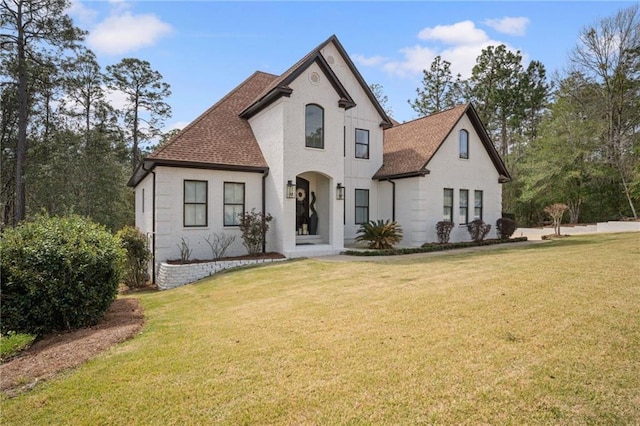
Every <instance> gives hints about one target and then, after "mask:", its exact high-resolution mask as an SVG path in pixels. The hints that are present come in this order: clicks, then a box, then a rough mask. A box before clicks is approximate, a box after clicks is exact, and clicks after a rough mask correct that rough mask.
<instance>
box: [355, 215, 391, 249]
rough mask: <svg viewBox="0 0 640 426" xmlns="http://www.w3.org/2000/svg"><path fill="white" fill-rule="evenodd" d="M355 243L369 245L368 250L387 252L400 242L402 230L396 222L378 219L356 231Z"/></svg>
mask: <svg viewBox="0 0 640 426" xmlns="http://www.w3.org/2000/svg"><path fill="white" fill-rule="evenodd" d="M358 234H359V235H358V236H357V237H356V241H358V242H362V241H366V242H368V243H369V248H370V249H375V250H388V249H390V248H393V245H394V244H398V243H399V242H400V241H402V228H401V227H400V225H398V222H396V221H393V222H392V221H390V220H389V219H387V221H386V222H385V221H383V220H382V219H379V220H378V221H377V222H376V221H375V220H372V221H369V222H367V223H363V224H362V225H360V229H358Z"/></svg>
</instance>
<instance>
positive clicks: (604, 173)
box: [378, 5, 640, 225]
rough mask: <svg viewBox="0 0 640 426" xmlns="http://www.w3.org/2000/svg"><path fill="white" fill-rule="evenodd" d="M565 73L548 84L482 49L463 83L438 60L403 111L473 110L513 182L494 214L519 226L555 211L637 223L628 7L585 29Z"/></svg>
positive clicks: (638, 27)
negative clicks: (468, 106)
mask: <svg viewBox="0 0 640 426" xmlns="http://www.w3.org/2000/svg"><path fill="white" fill-rule="evenodd" d="M567 69H568V71H567V72H565V73H564V75H561V74H558V75H555V76H554V77H553V78H551V79H549V78H547V75H546V69H545V67H544V65H543V64H542V63H541V62H539V61H535V60H534V61H531V62H530V63H529V64H528V65H527V66H526V67H525V66H524V64H523V58H522V55H521V53H520V52H512V51H510V50H508V49H507V47H506V46H504V45H500V46H489V47H487V48H486V49H484V50H483V51H482V52H481V54H480V55H479V56H478V58H477V60H476V65H475V66H474V67H473V70H472V75H471V77H470V78H469V79H466V80H464V79H462V78H461V76H460V75H457V76H454V75H453V74H452V72H451V63H450V62H448V61H446V60H443V59H442V58H441V57H439V56H438V57H436V58H435V59H434V61H433V62H432V63H431V66H430V68H429V69H428V70H424V71H423V79H422V85H421V87H419V88H418V89H416V98H415V99H413V100H409V101H408V102H409V104H410V105H411V107H412V108H413V109H414V110H415V111H416V112H417V113H418V114H419V115H421V116H423V115H428V114H433V113H436V112H439V111H442V110H445V109H448V108H451V107H453V106H455V105H457V104H459V103H462V102H469V101H471V102H473V104H474V105H475V106H476V109H477V111H478V114H479V115H480V117H481V119H482V121H483V123H484V125H485V127H486V128H487V131H488V133H489V135H490V136H491V139H492V140H493V143H494V145H495V147H496V149H497V150H498V152H499V153H500V155H501V156H502V158H503V159H504V161H505V163H506V165H507V168H508V169H509V171H510V173H511V175H512V177H513V181H512V182H510V183H508V184H505V185H504V186H503V209H504V211H506V212H510V213H513V214H514V215H515V216H516V218H517V219H518V221H519V223H521V224H527V225H534V224H538V223H540V222H541V221H542V220H544V218H545V217H544V216H545V215H544V207H545V206H546V205H549V204H552V203H556V202H562V203H564V204H566V205H567V206H568V207H569V213H570V214H569V216H570V218H569V219H570V222H571V223H577V222H579V221H581V222H593V221H600V220H611V219H620V218H634V219H637V218H638V212H637V205H638V202H639V201H640V136H639V135H640V13H639V9H638V5H634V6H631V7H629V8H626V9H622V10H620V11H618V12H617V13H616V14H615V15H613V16H611V17H606V18H604V19H602V20H600V21H599V22H598V23H597V24H595V25H591V26H587V27H585V28H584V29H583V30H582V31H581V32H580V34H579V35H578V40H577V43H576V47H575V48H574V49H573V51H572V52H571V53H570V55H569V57H568V68H567ZM379 89H380V88H378V91H380V90H379Z"/></svg>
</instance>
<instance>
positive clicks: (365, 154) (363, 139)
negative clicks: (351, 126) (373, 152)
mask: <svg viewBox="0 0 640 426" xmlns="http://www.w3.org/2000/svg"><path fill="white" fill-rule="evenodd" d="M356 158H365V159H368V158H369V131H368V130H364V129H356Z"/></svg>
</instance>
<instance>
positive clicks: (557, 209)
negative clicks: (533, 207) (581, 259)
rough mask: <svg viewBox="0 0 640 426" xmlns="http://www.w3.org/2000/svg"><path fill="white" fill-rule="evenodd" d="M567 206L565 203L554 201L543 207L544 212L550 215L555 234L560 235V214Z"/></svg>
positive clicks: (561, 214) (562, 213)
mask: <svg viewBox="0 0 640 426" xmlns="http://www.w3.org/2000/svg"><path fill="white" fill-rule="evenodd" d="M568 209H569V207H568V206H567V205H566V204H562V203H555V204H551V205H549V206H547V207H545V208H544V212H545V213H546V214H548V215H549V216H551V219H552V220H553V232H554V234H556V235H558V236H559V235H560V225H561V224H562V216H563V215H564V212H566V211H567V210H568Z"/></svg>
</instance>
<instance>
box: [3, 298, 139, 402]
mask: <svg viewBox="0 0 640 426" xmlns="http://www.w3.org/2000/svg"><path fill="white" fill-rule="evenodd" d="M143 325H144V317H143V314H142V307H141V306H140V303H139V302H138V300H137V299H130V298H128V299H117V300H115V301H114V302H113V304H112V305H111V307H110V308H109V309H108V310H107V312H106V315H105V318H104V320H103V321H102V322H100V323H99V324H97V325H95V326H93V327H88V328H82V329H79V330H75V331H71V332H68V333H59V334H53V335H49V336H45V337H44V338H42V339H38V340H37V341H36V342H35V343H34V344H33V345H31V347H29V348H28V349H27V350H26V351H24V352H22V353H21V354H20V355H18V356H17V357H15V358H12V359H10V360H9V361H7V362H5V363H3V364H2V365H0V391H2V392H4V393H5V395H7V396H9V397H13V396H16V395H18V394H20V393H22V392H26V391H28V390H30V389H32V388H33V387H34V386H35V385H36V384H38V383H39V382H40V381H43V380H47V379H50V378H51V377H53V376H55V375H56V374H57V373H58V372H60V371H63V370H66V369H70V368H74V367H77V366H78V365H80V364H82V363H83V362H85V361H87V360H89V359H91V358H93V357H95V356H96V355H98V354H99V353H100V352H103V351H105V350H106V349H108V348H110V347H112V346H114V345H116V344H118V343H120V342H124V341H125V340H127V339H130V338H131V337H133V336H135V335H136V334H138V333H139V332H140V330H141V329H142V326H143Z"/></svg>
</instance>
